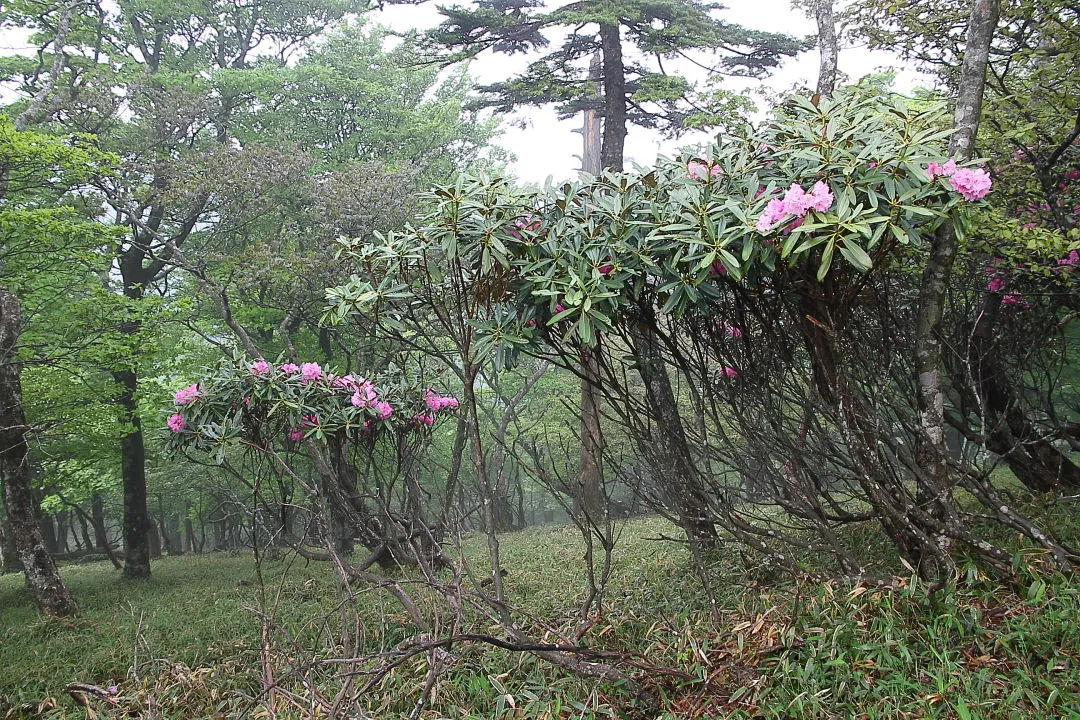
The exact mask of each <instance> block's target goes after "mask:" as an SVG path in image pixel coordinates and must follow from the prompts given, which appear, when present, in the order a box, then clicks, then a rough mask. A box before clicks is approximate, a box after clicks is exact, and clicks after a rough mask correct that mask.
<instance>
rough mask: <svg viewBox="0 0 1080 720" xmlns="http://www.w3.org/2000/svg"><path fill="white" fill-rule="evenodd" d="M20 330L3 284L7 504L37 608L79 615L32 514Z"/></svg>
mask: <svg viewBox="0 0 1080 720" xmlns="http://www.w3.org/2000/svg"><path fill="white" fill-rule="evenodd" d="M19 331H20V317H19V301H18V300H17V299H16V298H15V296H14V295H12V294H11V293H10V292H8V291H7V290H6V289H4V288H0V474H2V475H3V478H4V509H5V511H6V512H7V517H8V523H9V528H10V532H11V535H12V539H13V540H14V545H15V549H16V551H17V552H18V556H19V560H20V561H22V565H23V571H24V572H25V573H26V584H27V586H28V587H29V588H30V590H31V592H33V594H34V600H35V601H36V602H37V605H38V608H39V609H40V610H41V612H42V613H44V614H45V615H55V616H58V617H67V616H70V615H75V614H76V613H77V612H78V607H77V606H76V605H75V601H74V600H73V599H72V598H71V595H70V594H69V593H68V591H67V588H66V587H64V582H63V580H61V579H60V573H59V571H58V570H57V569H56V564H55V563H54V562H53V559H52V557H51V556H50V555H49V552H48V551H47V550H46V548H45V542H44V540H43V539H42V537H41V532H40V531H39V529H38V524H37V518H35V517H34V505H35V503H34V495H33V491H32V489H31V487H30V462H29V460H30V458H29V455H30V452H29V448H28V447H27V445H26V431H27V426H26V419H25V417H24V415H23V405H22V389H21V387H20V384H19V372H20V368H19V364H18V363H17V362H16V361H15V349H16V345H17V343H18V339H19Z"/></svg>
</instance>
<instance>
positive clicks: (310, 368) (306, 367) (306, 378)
mask: <svg viewBox="0 0 1080 720" xmlns="http://www.w3.org/2000/svg"><path fill="white" fill-rule="evenodd" d="M300 377H301V378H302V380H301V382H303V383H304V384H305V385H306V384H308V383H309V382H314V381H315V380H318V379H319V378H321V377H322V367H321V366H320V365H319V363H304V364H303V365H301V366H300Z"/></svg>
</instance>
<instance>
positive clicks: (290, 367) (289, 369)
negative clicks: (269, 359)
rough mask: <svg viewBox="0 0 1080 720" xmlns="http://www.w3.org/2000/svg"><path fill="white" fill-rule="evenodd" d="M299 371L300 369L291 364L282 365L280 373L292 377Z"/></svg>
mask: <svg viewBox="0 0 1080 720" xmlns="http://www.w3.org/2000/svg"><path fill="white" fill-rule="evenodd" d="M299 369H300V368H298V367H297V366H296V365H294V364H293V363H285V364H284V365H282V366H281V372H283V373H285V374H286V375H292V374H293V373H294V372H296V371H297V370H299Z"/></svg>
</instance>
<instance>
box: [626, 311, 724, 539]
mask: <svg viewBox="0 0 1080 720" xmlns="http://www.w3.org/2000/svg"><path fill="white" fill-rule="evenodd" d="M632 338H633V352H634V357H635V359H636V362H637V364H638V372H639V373H640V375H641V380H642V382H644V383H645V394H646V397H647V398H648V403H649V409H650V412H651V413H652V420H653V421H654V423H655V427H656V440H655V442H653V443H652V446H651V447H650V448H649V449H648V451H647V452H646V453H645V454H646V456H647V457H650V458H652V459H653V463H652V464H653V468H652V471H653V472H654V473H655V474H656V476H657V477H656V481H655V482H656V484H657V490H658V492H659V494H660V496H661V500H662V501H663V502H664V503H665V504H667V505H668V507H669V508H670V509H671V510H673V511H674V512H675V513H676V514H677V515H678V517H679V523H680V524H681V525H682V527H683V529H684V530H685V531H686V534H687V538H688V539H689V540H691V541H696V542H701V543H703V544H705V545H711V544H712V543H713V542H715V540H716V537H717V535H716V527H715V526H714V525H713V522H712V519H711V518H712V512H711V511H710V509H709V500H708V497H709V496H708V494H707V493H706V492H705V488H703V487H702V485H701V480H700V476H699V475H698V472H697V468H696V467H695V466H694V461H693V458H692V455H691V453H690V444H689V442H688V441H687V438H686V429H685V428H684V427H683V422H682V418H681V417H680V416H679V407H678V405H677V403H676V400H675V391H674V389H673V388H672V387H671V379H670V378H669V377H668V374H667V367H666V363H665V362H664V358H663V354H662V353H661V350H660V339H659V338H658V337H657V336H656V333H655V331H654V330H653V328H652V326H651V325H650V324H649V319H648V318H645V317H641V318H638V319H636V320H635V321H634V329H633V335H632Z"/></svg>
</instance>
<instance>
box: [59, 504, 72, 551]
mask: <svg viewBox="0 0 1080 720" xmlns="http://www.w3.org/2000/svg"><path fill="white" fill-rule="evenodd" d="M70 520H71V513H70V512H66V511H65V512H59V513H57V514H56V548H57V550H59V551H60V552H62V553H66V552H67V551H68V523H69V522H70Z"/></svg>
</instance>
